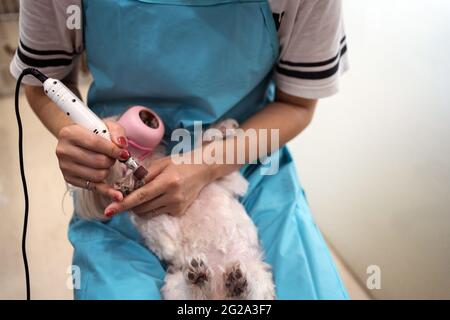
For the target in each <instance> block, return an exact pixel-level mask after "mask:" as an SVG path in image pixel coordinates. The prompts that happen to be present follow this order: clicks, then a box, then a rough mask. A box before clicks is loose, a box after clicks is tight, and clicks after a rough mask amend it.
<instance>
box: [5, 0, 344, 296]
mask: <svg viewBox="0 0 450 320" xmlns="http://www.w3.org/2000/svg"><path fill="white" fill-rule="evenodd" d="M270 4H271V5H272V8H270V6H269V3H267V2H266V1H263V0H261V1H254V0H241V1H237V0H113V1H111V0H96V1H88V0H85V1H83V3H82V1H81V0H77V1H76V0H63V1H54V2H52V1H44V0H40V1H28V2H23V3H22V8H21V9H22V10H21V16H20V18H21V20H20V23H21V30H20V37H21V39H20V40H21V41H20V46H19V49H18V50H17V53H16V55H15V58H14V60H13V62H12V64H11V71H12V74H13V75H14V76H16V77H17V76H18V75H19V74H20V72H21V70H22V69H23V68H25V67H27V66H34V67H38V68H41V70H42V71H43V72H45V73H46V74H47V75H49V76H51V77H54V78H60V79H63V80H64V81H65V83H66V84H67V85H68V86H71V87H72V88H73V89H76V81H75V80H74V79H76V77H75V70H76V68H75V66H76V64H77V60H78V56H79V55H80V53H81V52H82V51H84V50H85V51H86V54H87V62H88V66H89V69H90V71H91V73H92V75H93V79H94V82H93V84H92V85H91V88H90V91H89V95H88V105H89V106H90V108H92V109H93V110H94V112H96V113H97V114H99V115H100V116H102V117H105V116H109V115H115V114H120V113H121V112H123V111H124V110H125V108H126V107H127V106H129V105H133V104H141V105H145V106H149V107H151V108H152V109H154V110H155V111H156V112H157V113H158V114H159V115H160V116H161V118H162V119H163V120H164V122H165V125H166V131H167V132H168V133H170V132H172V130H174V129H176V128H186V129H188V130H192V128H193V123H194V121H202V122H203V123H204V124H211V123H214V122H217V121H218V120H219V119H223V118H235V119H237V120H238V121H239V123H240V125H241V127H242V128H243V129H250V128H251V129H255V130H260V129H268V130H269V132H270V129H278V130H279V144H280V146H284V145H285V144H286V143H287V142H288V141H289V140H291V139H292V138H294V137H295V136H296V135H298V134H299V133H301V132H302V131H303V130H304V129H305V128H306V127H307V125H308V124H309V123H310V121H311V119H312V117H313V113H314V109H315V106H316V104H317V100H318V99H319V98H323V97H326V96H330V95H332V94H334V93H335V92H336V91H337V85H338V78H339V75H340V74H341V73H342V72H343V71H345V69H346V60H345V58H346V55H345V53H346V45H345V37H344V32H343V28H342V21H341V3H340V1H327V0H301V1H289V0H283V1H280V0H277V1H273V2H272V3H270ZM74 5H75V8H76V7H79V8H82V11H83V17H84V21H83V28H81V29H70V28H68V26H69V24H68V23H67V21H66V20H67V18H71V19H72V18H73V17H68V15H67V12H75V13H76V10H75V11H70V10H68V8H69V6H71V7H70V8H71V9H73V8H74V7H73V6H74ZM277 31H278V32H277ZM279 44H280V45H279ZM274 66H275V72H274V73H275V77H274V73H273V72H272V71H273V69H274ZM274 78H275V84H276V98H275V100H274V99H273V96H274V94H273V93H274V91H273V90H272V89H273V86H272V84H273V79H274ZM26 84H27V86H26V94H27V97H28V100H29V102H30V105H31V107H32V108H33V110H34V111H35V113H36V114H37V116H38V117H39V118H40V120H41V121H42V122H43V123H44V124H45V125H46V127H47V128H48V129H49V130H50V132H52V133H53V134H54V135H55V136H56V137H57V138H58V145H57V149H56V153H57V156H58V159H59V165H60V168H61V171H62V173H63V175H64V178H65V180H66V181H67V182H69V183H70V184H72V185H75V186H78V187H82V188H86V187H90V188H92V187H95V190H96V192H100V193H102V194H105V195H108V196H109V197H111V201H112V203H111V205H110V206H109V207H108V208H107V209H106V210H105V215H107V216H109V217H111V219H110V220H109V221H108V222H106V223H101V222H96V221H85V220H82V219H79V218H76V217H74V218H73V219H72V221H71V223H70V226H69V238H70V241H71V242H72V244H73V246H74V249H75V251H74V264H75V265H78V266H79V267H80V269H81V287H80V288H79V289H76V290H75V298H78V299H159V298H160V292H159V289H160V287H161V286H162V282H163V279H164V272H165V270H164V266H163V265H162V264H161V262H160V261H159V260H158V259H157V258H156V257H155V255H154V254H153V253H151V252H149V251H148V250H147V249H146V248H145V246H144V245H143V244H142V242H141V239H140V238H139V235H138V234H137V232H136V230H135V229H134V228H133V227H132V225H131V224H130V221H129V217H128V214H127V213H126V211H128V210H133V211H134V212H135V213H136V214H148V213H153V212H155V211H159V212H164V213H167V214H171V215H181V214H183V213H184V211H185V209H186V208H187V207H188V206H189V205H190V203H191V202H192V201H193V199H195V197H196V196H197V194H198V193H199V191H200V190H201V189H202V187H203V186H205V185H206V184H207V183H209V182H210V181H213V180H214V179H218V178H220V177H222V176H224V175H226V174H228V173H230V172H232V171H234V170H237V169H240V170H241V172H242V173H243V174H244V176H245V177H246V178H247V179H248V181H249V182H250V189H249V191H248V193H247V195H246V196H245V197H244V198H243V199H242V202H243V204H244V205H245V207H246V209H247V211H248V212H249V214H250V216H251V218H252V219H253V221H254V222H255V224H256V225H257V227H258V231H259V237H260V239H261V241H262V245H263V247H264V251H265V254H266V261H267V262H268V263H269V264H271V265H272V267H273V274H274V280H275V283H276V294H277V298H278V299H345V298H347V293H346V291H345V289H344V287H343V285H342V282H341V280H340V278H339V276H338V273H337V272H336V268H335V265H334V263H333V261H332V259H331V257H330V254H329V251H328V249H327V247H326V244H325V242H324V240H323V238H322V236H321V234H320V232H319V231H318V229H317V227H316V225H315V223H314V221H313V219H312V217H311V213H310V210H309V207H308V204H307V201H306V199H305V195H304V192H303V189H302V188H301V186H300V185H299V182H298V178H297V175H296V172H295V167H294V163H293V161H292V158H291V155H290V153H289V151H288V150H287V148H286V147H281V149H280V150H278V151H277V152H274V153H272V155H270V157H269V161H278V164H279V168H278V172H277V173H276V174H273V175H265V174H262V171H261V170H259V169H260V168H261V165H260V164H248V165H245V166H242V165H239V164H221V165H220V164H214V165H207V164H200V165H190V164H178V165H176V164H174V163H173V162H172V161H171V160H170V158H165V159H163V160H162V161H158V162H156V163H155V164H153V165H152V166H151V167H150V168H149V172H150V173H151V175H152V179H153V180H152V181H151V183H148V184H147V185H145V186H144V187H143V188H141V189H139V190H138V191H136V192H135V193H134V194H132V195H130V196H128V197H127V198H126V199H123V197H122V196H121V194H120V193H118V192H117V191H115V190H114V189H112V188H111V187H110V186H108V185H106V184H105V183H104V182H103V181H104V179H105V177H106V176H107V174H108V169H109V168H110V167H111V166H112V164H113V163H114V162H115V160H116V159H120V158H123V157H126V156H127V151H126V147H127V141H126V137H125V132H124V130H123V128H121V127H120V126H119V125H118V124H115V123H114V122H108V127H109V129H110V131H111V134H112V138H113V142H112V143H110V142H108V141H105V140H103V139H102V138H99V137H97V136H95V135H93V134H91V133H90V132H87V130H85V129H83V128H81V127H80V126H78V125H75V124H73V123H71V121H70V119H69V118H68V117H66V116H65V115H64V114H63V113H62V112H61V111H60V110H59V109H57V107H56V106H55V105H53V104H52V103H51V102H50V101H49V99H48V98H47V97H46V96H45V95H44V94H43V92H42V89H41V88H40V87H35V86H34V85H36V83H35V82H34V81H33V80H32V79H26ZM267 143H268V144H270V139H269V141H268V142H267ZM269 150H270V146H269ZM234 152H236V153H241V154H245V155H246V160H247V162H248V163H250V162H251V161H252V160H255V159H254V158H252V156H251V155H250V153H249V150H248V146H242V147H241V149H239V148H236V149H235V150H234ZM119 213H120V214H119Z"/></svg>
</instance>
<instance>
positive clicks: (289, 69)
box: [10, 0, 348, 99]
mask: <svg viewBox="0 0 450 320" xmlns="http://www.w3.org/2000/svg"><path fill="white" fill-rule="evenodd" d="M269 2H270V6H271V8H272V12H273V17H274V20H275V24H276V26H277V30H278V36H279V40H280V56H279V58H278V62H277V65H276V72H275V77H276V83H277V87H278V88H279V89H280V90H281V91H283V92H286V93H288V94H291V95H294V96H298V97H303V98H310V99H319V98H324V97H327V96H331V95H333V94H334V93H336V92H337V91H338V87H339V77H340V75H341V74H342V73H343V72H344V71H345V70H347V65H348V63H347V54H346V52H347V45H346V38H345V33H344V27H343V21H342V20H343V19H342V3H341V0H269ZM20 5H21V9H20V18H19V23H20V41H19V47H18V50H17V51H16V54H15V56H14V58H13V60H12V62H11V65H10V70H11V73H12V75H13V76H14V77H16V78H18V76H19V75H20V73H21V72H22V70H23V69H24V68H27V67H36V68H38V69H42V71H43V72H45V74H47V75H48V76H50V77H52V78H57V79H64V78H68V77H71V76H72V77H73V74H74V73H73V72H72V71H73V70H74V66H75V65H76V64H77V61H78V57H79V55H80V54H81V53H82V52H83V50H84V48H83V30H81V29H69V28H67V26H66V22H67V18H68V16H69V14H70V13H71V12H70V13H69V14H68V13H67V8H68V7H69V6H71V5H75V6H78V8H81V7H82V0H58V1H48V0H33V1H25V0H22V1H21V2H20ZM24 83H26V84H31V85H38V82H37V81H36V80H34V79H33V78H32V77H26V78H25V79H24Z"/></svg>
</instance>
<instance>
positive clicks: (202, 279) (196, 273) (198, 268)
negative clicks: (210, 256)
mask: <svg viewBox="0 0 450 320" xmlns="http://www.w3.org/2000/svg"><path fill="white" fill-rule="evenodd" d="M185 274H186V279H187V281H188V282H189V283H191V284H194V285H197V286H203V285H204V284H205V283H207V282H208V281H209V279H210V278H211V271H210V270H209V268H208V266H207V265H206V264H205V262H203V260H202V259H200V258H192V259H191V261H190V262H189V265H188V266H187V268H186V271H185Z"/></svg>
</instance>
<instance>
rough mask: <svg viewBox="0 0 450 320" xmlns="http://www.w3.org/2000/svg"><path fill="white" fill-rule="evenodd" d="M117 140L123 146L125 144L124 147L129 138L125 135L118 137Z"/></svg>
mask: <svg viewBox="0 0 450 320" xmlns="http://www.w3.org/2000/svg"><path fill="white" fill-rule="evenodd" d="M117 142H119V144H120V145H121V146H124V147H126V146H127V139H126V138H125V137H118V138H117Z"/></svg>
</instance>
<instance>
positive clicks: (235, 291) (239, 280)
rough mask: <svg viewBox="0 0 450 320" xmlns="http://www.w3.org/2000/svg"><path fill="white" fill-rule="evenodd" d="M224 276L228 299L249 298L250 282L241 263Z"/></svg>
mask: <svg viewBox="0 0 450 320" xmlns="http://www.w3.org/2000/svg"><path fill="white" fill-rule="evenodd" d="M223 276H224V282H225V290H226V291H227V297H228V298H232V299H239V298H241V299H243V298H245V297H246V296H247V293H248V282H247V278H246V277H245V275H244V272H243V271H242V269H241V267H240V265H239V263H236V264H234V265H233V266H231V268H229V270H227V271H226V272H225V273H224V274H223Z"/></svg>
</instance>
